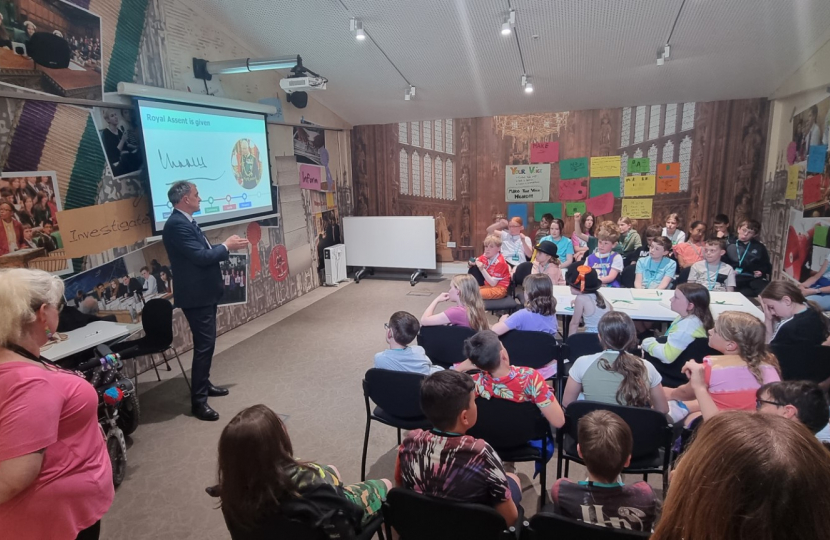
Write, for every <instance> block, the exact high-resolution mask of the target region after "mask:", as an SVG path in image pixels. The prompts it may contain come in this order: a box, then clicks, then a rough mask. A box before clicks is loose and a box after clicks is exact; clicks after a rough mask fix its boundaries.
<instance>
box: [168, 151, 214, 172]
mask: <svg viewBox="0 0 830 540" xmlns="http://www.w3.org/2000/svg"><path fill="white" fill-rule="evenodd" d="M158 152H159V161H160V162H161V166H162V168H165V169H207V168H208V166H207V165H206V164H205V158H203V157H201V156H195V157H194V156H190V157H188V158H185V160H184V161H182V160H174V159H171V158H170V154H164V156H162V155H161V150H159V151H158Z"/></svg>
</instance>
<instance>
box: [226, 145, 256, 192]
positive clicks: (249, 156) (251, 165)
mask: <svg viewBox="0 0 830 540" xmlns="http://www.w3.org/2000/svg"><path fill="white" fill-rule="evenodd" d="M231 161H232V162H233V165H232V166H233V174H234V176H235V177H236V181H237V182H239V185H240V186H242V187H243V188H244V189H253V188H255V187H257V185H258V184H259V181H260V179H262V162H261V161H260V159H259V149H258V148H257V146H256V145H255V144H253V143H252V142H251V140H250V139H240V140H239V141H237V143H236V144H235V145H234V147H233V152H232V153H231Z"/></svg>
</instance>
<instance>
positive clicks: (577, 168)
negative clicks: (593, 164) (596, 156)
mask: <svg viewBox="0 0 830 540" xmlns="http://www.w3.org/2000/svg"><path fill="white" fill-rule="evenodd" d="M586 176H588V158H586V157H581V158H576V159H563V160H562V161H561V162H560V163H559V178H560V179H562V180H572V179H574V178H585V177H586Z"/></svg>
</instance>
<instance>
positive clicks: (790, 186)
mask: <svg viewBox="0 0 830 540" xmlns="http://www.w3.org/2000/svg"><path fill="white" fill-rule="evenodd" d="M800 171H801V167H800V166H799V165H790V166H789V168H788V169H787V193H786V195H784V198H785V199H788V200H795V199H797V198H798V173H799V172H800Z"/></svg>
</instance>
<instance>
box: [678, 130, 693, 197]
mask: <svg viewBox="0 0 830 540" xmlns="http://www.w3.org/2000/svg"><path fill="white" fill-rule="evenodd" d="M678 161H680V191H688V190H689V167H691V165H692V138H691V137H689V136H688V135H686V136H685V137H683V140H682V141H680V157H679V158H678Z"/></svg>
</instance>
